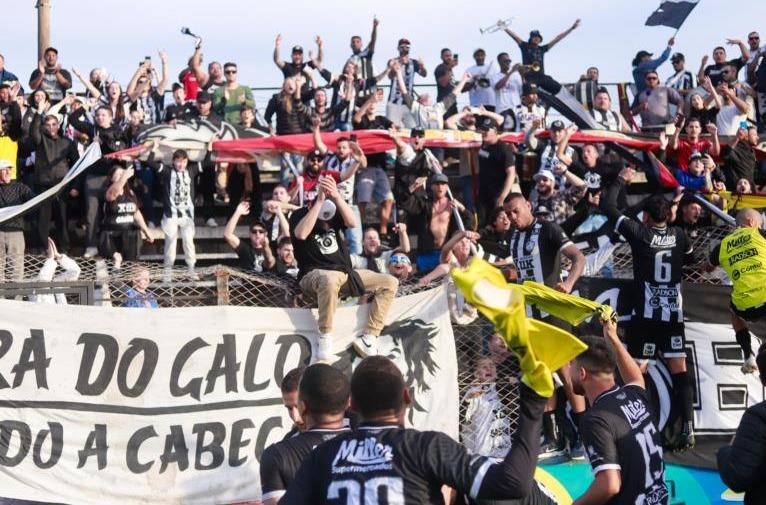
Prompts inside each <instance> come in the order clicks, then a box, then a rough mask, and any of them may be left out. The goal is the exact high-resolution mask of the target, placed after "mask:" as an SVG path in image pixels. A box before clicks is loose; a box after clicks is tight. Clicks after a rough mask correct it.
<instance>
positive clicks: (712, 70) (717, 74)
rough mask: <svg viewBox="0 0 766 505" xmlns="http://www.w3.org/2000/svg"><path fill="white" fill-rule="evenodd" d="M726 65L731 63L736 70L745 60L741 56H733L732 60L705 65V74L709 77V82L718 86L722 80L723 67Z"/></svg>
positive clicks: (742, 65) (743, 64)
mask: <svg viewBox="0 0 766 505" xmlns="http://www.w3.org/2000/svg"><path fill="white" fill-rule="evenodd" d="M726 65H732V66H734V67H736V69H737V72H739V69H741V68H742V67H744V66H745V62H744V61H742V58H735V59H733V60H729V61H725V62H723V63H714V64H712V65H708V66H707V67H705V75H706V76H708V77H710V83H711V84H712V85H713V86H718V85H719V84H721V81H723V67H725V66H726Z"/></svg>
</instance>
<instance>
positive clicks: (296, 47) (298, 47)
mask: <svg viewBox="0 0 766 505" xmlns="http://www.w3.org/2000/svg"><path fill="white" fill-rule="evenodd" d="M293 52H294V53H303V48H302V47H301V46H293Z"/></svg>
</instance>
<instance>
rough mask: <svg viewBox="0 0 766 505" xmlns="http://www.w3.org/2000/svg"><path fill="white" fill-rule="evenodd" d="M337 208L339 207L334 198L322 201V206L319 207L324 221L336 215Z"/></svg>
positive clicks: (321, 218)
mask: <svg viewBox="0 0 766 505" xmlns="http://www.w3.org/2000/svg"><path fill="white" fill-rule="evenodd" d="M336 210H337V207H336V206H335V202H333V201H332V200H325V201H324V202H322V208H321V209H319V219H320V220H322V221H329V220H330V219H332V218H333V217H335V211H336Z"/></svg>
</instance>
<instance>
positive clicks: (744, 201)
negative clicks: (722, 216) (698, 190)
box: [705, 191, 766, 209]
mask: <svg viewBox="0 0 766 505" xmlns="http://www.w3.org/2000/svg"><path fill="white" fill-rule="evenodd" d="M705 196H706V197H707V198H708V200H710V198H711V195H705ZM718 196H720V197H721V198H722V199H723V200H724V201H726V208H727V209H734V208H736V209H744V208H753V209H762V208H764V207H766V196H764V195H735V194H732V193H731V191H720V192H718Z"/></svg>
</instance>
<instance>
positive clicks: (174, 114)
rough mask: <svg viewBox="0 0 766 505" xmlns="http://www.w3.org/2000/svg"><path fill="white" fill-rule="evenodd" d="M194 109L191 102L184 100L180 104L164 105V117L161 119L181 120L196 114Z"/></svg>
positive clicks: (166, 120)
mask: <svg viewBox="0 0 766 505" xmlns="http://www.w3.org/2000/svg"><path fill="white" fill-rule="evenodd" d="M196 111H197V108H196V107H195V106H194V104H193V103H192V102H185V103H182V104H181V105H178V104H176V103H173V104H170V105H168V106H167V107H165V117H164V119H163V121H165V122H168V121H173V120H174V119H175V120H179V121H182V120H185V119H188V118H191V117H194V116H195V115H197V114H196Z"/></svg>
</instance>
